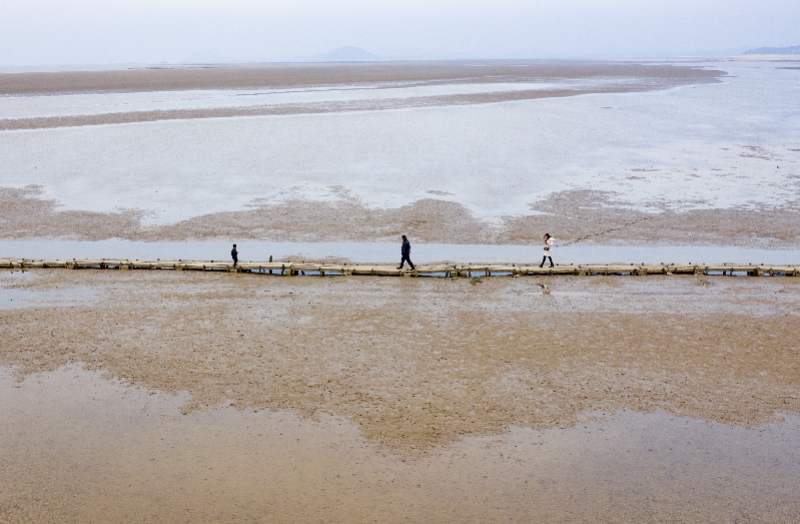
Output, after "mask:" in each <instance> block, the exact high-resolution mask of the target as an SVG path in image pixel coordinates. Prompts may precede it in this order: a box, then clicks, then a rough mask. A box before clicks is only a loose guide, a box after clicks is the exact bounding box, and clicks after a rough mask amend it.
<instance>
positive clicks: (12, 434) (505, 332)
mask: <svg viewBox="0 0 800 524" xmlns="http://www.w3.org/2000/svg"><path fill="white" fill-rule="evenodd" d="M544 283H546V284H548V285H549V287H550V289H552V294H551V295H549V296H545V295H543V294H542V293H541V290H540V287H539V286H538V285H537V284H544ZM0 286H3V289H6V290H14V291H16V292H19V293H26V292H29V293H32V294H33V295H32V296H36V297H39V298H37V299H35V300H34V301H33V302H31V303H29V304H28V305H27V307H21V308H15V309H9V308H5V309H0V339H1V340H2V341H3V343H2V345H0V365H2V366H5V369H9V370H11V371H10V373H13V377H15V379H16V380H17V381H21V382H16V386H14V387H11V386H3V387H8V388H10V389H7V390H6V389H4V390H3V391H7V392H6V393H4V397H6V398H9V399H12V398H13V399H14V402H13V403H9V404H6V405H5V406H4V408H3V410H4V411H3V416H4V420H7V421H12V424H11V425H8V424H4V427H3V429H2V431H1V432H0V439H1V441H2V449H3V450H4V453H3V455H2V457H1V458H0V461H2V466H3V467H0V486H3V487H2V488H0V520H3V519H6V520H9V521H22V520H25V518H27V519H30V520H33V521H36V520H40V521H43V519H44V518H48V519H51V520H53V521H57V520H64V521H84V522H105V521H114V522H151V521H153V522H155V521H177V520H178V519H188V520H189V521H209V522H210V521H215V520H223V519H232V520H234V521H243V522H244V521H247V522H253V521H256V522H291V521H298V520H300V521H321V522H367V521H373V520H378V521H383V522H400V521H407V520H413V521H437V522H488V521H498V520H509V519H511V520H514V521H527V522H530V521H553V522H574V521H579V522H580V521H583V522H596V521H603V522H633V521H637V520H638V519H643V520H655V521H669V520H672V521H685V522H688V521H695V522H699V521H702V522H731V521H736V520H741V521H751V522H790V521H794V520H796V519H797V518H798V516H800V505H798V503H797V500H796V497H795V496H793V495H792V493H794V494H796V493H797V490H798V489H800V475H798V471H800V468H798V466H800V456H798V455H797V449H800V448H798V446H797V444H798V442H799V441H798V430H797V427H798V426H797V424H798V421H799V420H800V419H797V416H798V415H800V390H799V389H798V388H800V368H798V358H797V354H798V342H797V332H798V329H799V328H800V316H799V315H798V313H800V308H799V307H798V306H800V293H799V292H800V287H798V286H800V283H798V282H795V279H738V278H733V277H731V278H720V279H709V278H707V277H669V276H663V277H661V276H659V277H648V278H647V279H638V278H636V277H592V278H588V279H569V278H559V277H549V278H542V279H535V278H532V279H512V278H506V279H503V278H496V279H485V280H480V279H473V280H468V279H460V280H445V279H441V280H440V279H433V280H427V281H421V280H418V279H370V278H366V279H355V278H327V279H320V278H302V277H297V278H294V279H281V278H278V277H275V278H269V277H253V276H247V275H241V274H215V275H196V274H189V273H166V274H162V273H158V274H153V273H150V272H142V273H138V272H120V273H117V272H75V271H63V270H62V271H58V270H40V271H37V272H35V274H31V273H28V274H25V275H20V274H19V273H16V274H10V273H3V274H2V276H0ZM70 289H73V290H74V289H78V290H84V291H86V292H89V293H90V294H91V295H92V296H93V297H94V298H90V299H86V300H83V299H81V300H82V301H78V302H77V303H75V304H71V305H62V306H59V307H53V306H50V305H48V303H47V293H52V292H57V291H61V292H63V291H66V290H70ZM32 300H33V299H32ZM37 301H38V302H37ZM37 377H38V379H37ZM108 380H112V381H111V382H108ZM13 383H14V379H12V376H11V375H7V379H6V381H5V382H3V381H0V384H13ZM148 392H149V393H150V394H148ZM154 395H155V396H154ZM36 399H38V400H36ZM159 399H160V400H159ZM648 417H649V418H648ZM784 417H790V418H789V420H788V421H784ZM792 417H793V418H792ZM781 421H783V422H781ZM760 439H761V440H760ZM573 453H574V455H573ZM631 453H632V454H631ZM34 486H38V489H34V488H33V487H34Z"/></svg>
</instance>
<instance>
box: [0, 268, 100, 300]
mask: <svg viewBox="0 0 800 524" xmlns="http://www.w3.org/2000/svg"><path fill="white" fill-rule="evenodd" d="M0 275H1V276H0V309H17V308H27V307H36V306H42V307H67V306H82V305H85V304H87V303H89V302H92V301H93V300H94V299H95V294H94V291H93V290H92V289H90V288H86V287H77V288H72V289H48V290H46V291H38V290H29V289H24V288H18V287H6V285H7V284H9V283H12V284H17V283H19V282H20V281H27V280H29V279H31V277H32V275H33V274H32V273H31V272H29V271H27V272H23V271H8V272H5V273H2V274H0Z"/></svg>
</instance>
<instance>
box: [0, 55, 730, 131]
mask: <svg viewBox="0 0 800 524" xmlns="http://www.w3.org/2000/svg"><path fill="white" fill-rule="evenodd" d="M724 75H725V73H723V72H722V71H715V70H707V69H703V68H696V67H686V66H671V65H654V64H647V65H645V64H631V63H613V62H606V63H600V62H558V61H478V62H475V61H469V62H407V63H402V62H401V63H362V64H272V65H263V66H238V67H237V66H223V67H164V68H161V67H156V68H142V69H129V70H116V71H65V72H48V73H5V74H0V96H3V95H12V96H30V95H54V94H58V95H64V94H78V93H142V92H152V91H175V90H209V89H259V90H264V89H267V90H275V89H277V90H291V89H296V90H310V89H315V88H320V87H324V88H326V89H337V88H338V89H351V88H353V87H358V86H369V87H372V88H377V89H381V88H396V87H410V86H426V85H427V86H430V85H443V84H453V83H458V84H489V85H491V84H508V83H542V82H554V81H555V82H561V83H563V82H565V81H567V82H568V81H570V80H581V81H584V82H586V81H591V80H596V81H597V83H596V84H591V83H589V84H586V85H575V86H569V85H567V86H561V87H555V88H550V89H527V90H514V91H506V92H504V91H498V92H485V93H475V94H451V95H439V96H417V97H408V96H403V97H399V98H388V99H380V98H377V99H366V100H352V101H324V102H316V103H313V102H312V103H284V104H276V105H272V104H267V105H258V106H250V107H221V108H203V109H200V108H198V109H172V110H151V111H141V110H140V111H126V112H114V111H109V112H106V113H103V114H90V115H70V116H43V117H24V118H3V119H0V131H3V130H22V129H45V128H56V127H75V126H90V125H106V124H129V123H133V122H153V121H161V120H187V119H198V118H229V117H241V116H263V115H299V114H320V113H337V112H343V111H377V110H387V109H402V108H410V107H432V106H452V105H475V104H488V103H497V102H509V101H518V100H534V99H540V98H554V97H565V96H576V95H585V94H593V93H632V92H644V91H654V90H661V89H667V88H671V87H677V86H684V85H690V84H703V83H714V82H718V81H719V78H720V77H722V76H724ZM609 81H611V83H610V84H608V85H607V83H608V82H609Z"/></svg>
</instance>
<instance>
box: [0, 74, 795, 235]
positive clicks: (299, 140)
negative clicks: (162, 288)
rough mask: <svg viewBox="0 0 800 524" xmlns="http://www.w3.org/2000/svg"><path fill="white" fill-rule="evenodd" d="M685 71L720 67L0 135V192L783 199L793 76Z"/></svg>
mask: <svg viewBox="0 0 800 524" xmlns="http://www.w3.org/2000/svg"><path fill="white" fill-rule="evenodd" d="M698 65H705V66H709V67H714V68H721V69H724V70H726V71H728V72H730V76H728V77H726V78H724V79H723V81H722V83H719V84H706V85H697V86H688V87H683V88H677V89H670V90H667V91H660V92H649V93H621V94H595V95H585V96H576V97H570V98H549V99H539V100H525V101H518V102H506V103H499V104H485V105H472V106H449V107H423V108H414V109H403V110H386V111H349V112H337V113H328V114H317V115H314V114H304V115H294V116H261V117H239V118H214V119H197V120H175V121H162V122H149V123H136V124H120V125H108V126H102V125H100V126H86V127H74V128H57V129H37V130H31V131H3V132H0V186H14V187H20V186H24V185H27V184H40V185H42V186H43V187H44V190H45V194H46V195H47V196H49V197H52V198H55V199H56V200H57V201H58V202H59V203H61V204H62V205H63V206H64V209H82V210H93V211H103V212H105V211H110V210H114V209H120V208H125V209H130V208H138V209H143V210H147V211H149V212H151V214H150V215H149V216H148V218H147V222H148V223H171V222H175V221H178V220H181V219H186V218H189V217H194V216H198V215H202V214H206V213H213V212H218V211H230V210H239V209H244V208H246V206H248V205H249V204H256V205H266V204H269V203H274V202H284V201H291V200H293V199H301V200H302V199H309V200H329V201H330V200H337V199H340V198H343V196H348V195H349V196H351V197H354V198H357V199H360V200H361V201H363V202H364V203H365V204H367V205H369V206H372V207H379V208H384V207H398V206H401V205H405V204H408V203H410V202H414V201H417V200H420V199H424V198H440V199H444V200H450V201H454V202H458V203H461V204H463V205H465V206H466V207H467V208H468V209H469V210H470V211H471V212H473V213H474V214H476V215H477V216H479V217H482V218H490V219H498V218H499V217H502V216H504V215H519V214H526V213H530V208H529V204H530V203H532V202H535V201H537V200H539V199H541V198H543V197H545V196H547V195H549V194H551V193H553V192H557V191H564V190H574V189H590V190H601V191H612V192H615V193H616V194H617V196H618V197H619V198H620V199H621V200H622V201H623V202H627V203H628V204H629V205H631V206H633V207H638V208H647V207H652V206H666V207H672V208H676V209H688V208H706V207H710V208H727V207H735V206H744V207H752V206H758V205H767V206H773V205H776V206H781V205H793V204H792V202H795V201H796V195H797V189H798V184H800V171H798V170H799V169H800V167H798V166H799V165H800V145H798V144H800V112H798V111H797V107H796V100H797V99H798V97H799V96H800V75H799V74H797V71H792V70H786V69H782V68H781V67H783V66H779V65H775V64H771V63H736V62H722V63H720V62H713V63H712V62H709V63H705V64H698ZM426 89H427V88H426ZM437 89H456V88H455V87H441V88H438V87H437ZM409 93H411V91H409V92H407V93H406V94H407V95H408V94H409ZM115 96H116V95H115ZM130 96H132V97H134V98H135V96H138V95H130ZM148 96H149V95H148ZM314 96H317V95H314ZM245 98H246V97H245ZM432 195H433V196H432Z"/></svg>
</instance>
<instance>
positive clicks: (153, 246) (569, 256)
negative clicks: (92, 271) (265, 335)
mask: <svg viewBox="0 0 800 524" xmlns="http://www.w3.org/2000/svg"><path fill="white" fill-rule="evenodd" d="M237 245H238V250H239V259H240V260H241V261H243V262H244V261H266V260H269V257H270V256H272V257H273V258H274V259H275V260H282V259H285V258H291V259H293V260H295V259H301V260H306V259H307V260H309V261H310V260H321V259H326V258H333V259H343V260H349V261H351V262H354V263H356V262H357V263H394V262H399V260H398V257H399V253H400V246H399V244H388V243H314V242H307V243H303V242H246V241H245V242H241V241H239V242H237ZM230 250H231V243H229V242H132V241H127V240H104V241H98V242H80V241H65V240H47V241H41V240H11V241H7V240H3V241H0V257H8V258H32V259H44V260H71V259H73V258H76V259H82V258H83V259H87V258H88V259H101V258H106V259H130V260H137V259H138V260H156V259H161V260H179V259H180V260H218V261H219V260H221V261H227V260H229V258H230V256H229V253H230ZM541 256H542V249H541V247H540V246H512V245H460V244H414V246H413V250H412V257H411V259H412V260H413V261H414V262H415V263H419V264H428V263H434V262H446V261H449V262H454V263H514V264H526V263H528V264H529V263H533V262H536V263H539V262H540V261H541ZM554 259H555V262H556V263H559V264H612V263H624V264H631V263H635V264H639V263H645V264H660V263H662V262H663V263H665V264H671V263H675V264H687V263H690V262H692V263H697V264H722V263H737V264H749V263H753V264H775V265H795V264H800V254H798V252H797V251H795V250H768V249H745V248H740V247H719V246H708V247H702V246H699V247H698V246H669V245H667V246H665V245H652V246H592V245H585V246H581V245H577V246H576V245H572V246H564V247H559V246H558V245H556V248H555V251H554Z"/></svg>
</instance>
